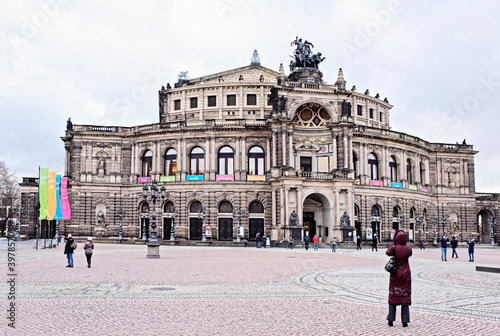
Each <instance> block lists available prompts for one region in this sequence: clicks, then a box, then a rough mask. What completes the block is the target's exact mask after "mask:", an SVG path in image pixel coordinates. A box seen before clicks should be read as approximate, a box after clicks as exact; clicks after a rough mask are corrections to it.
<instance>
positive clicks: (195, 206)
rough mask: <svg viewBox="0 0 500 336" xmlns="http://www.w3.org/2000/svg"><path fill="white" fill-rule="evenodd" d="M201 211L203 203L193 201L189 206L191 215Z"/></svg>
mask: <svg viewBox="0 0 500 336" xmlns="http://www.w3.org/2000/svg"><path fill="white" fill-rule="evenodd" d="M201 209H202V206H201V203H200V202H199V201H193V202H192V203H191V205H190V206H189V213H198V212H200V210H201Z"/></svg>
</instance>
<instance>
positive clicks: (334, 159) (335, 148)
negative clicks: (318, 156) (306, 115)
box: [332, 132, 338, 169]
mask: <svg viewBox="0 0 500 336" xmlns="http://www.w3.org/2000/svg"><path fill="white" fill-rule="evenodd" d="M332 144H333V150H332V151H333V155H332V159H333V163H332V165H333V169H337V167H338V165H337V137H336V136H335V133H334V132H332Z"/></svg>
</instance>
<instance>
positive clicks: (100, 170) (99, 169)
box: [97, 156, 106, 176]
mask: <svg viewBox="0 0 500 336" xmlns="http://www.w3.org/2000/svg"><path fill="white" fill-rule="evenodd" d="M105 166H106V161H105V159H104V157H103V156H101V157H100V158H99V162H98V167H97V174H98V175H100V176H102V175H104V174H105Z"/></svg>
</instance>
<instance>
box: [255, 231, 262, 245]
mask: <svg viewBox="0 0 500 336" xmlns="http://www.w3.org/2000/svg"><path fill="white" fill-rule="evenodd" d="M255 241H256V242H257V248H260V241H261V238H260V232H257V234H256V235H255Z"/></svg>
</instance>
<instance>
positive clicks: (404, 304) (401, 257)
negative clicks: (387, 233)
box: [385, 230, 412, 327]
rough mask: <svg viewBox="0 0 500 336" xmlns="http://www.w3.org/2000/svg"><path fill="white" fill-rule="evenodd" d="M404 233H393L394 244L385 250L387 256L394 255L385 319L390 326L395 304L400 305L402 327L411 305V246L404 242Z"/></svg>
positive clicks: (407, 319) (408, 319)
mask: <svg viewBox="0 0 500 336" xmlns="http://www.w3.org/2000/svg"><path fill="white" fill-rule="evenodd" d="M407 240H408V239H407V238H406V233H405V232H404V231H402V230H398V231H396V233H395V234H394V244H393V245H391V247H389V248H388V249H387V251H386V252H385V254H387V255H388V256H395V257H396V265H397V267H396V273H394V274H391V278H390V280H389V315H387V320H388V321H389V322H388V324H389V326H392V324H393V322H394V321H395V320H396V306H398V305H401V322H403V327H407V326H408V323H410V307H409V306H410V305H411V271H410V264H409V263H408V258H410V257H411V255H412V250H411V246H410V245H408V244H406V242H407Z"/></svg>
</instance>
